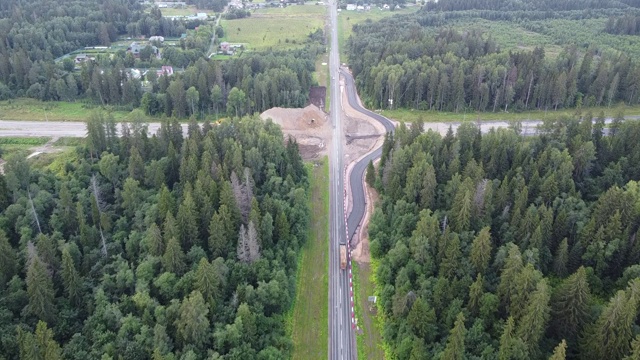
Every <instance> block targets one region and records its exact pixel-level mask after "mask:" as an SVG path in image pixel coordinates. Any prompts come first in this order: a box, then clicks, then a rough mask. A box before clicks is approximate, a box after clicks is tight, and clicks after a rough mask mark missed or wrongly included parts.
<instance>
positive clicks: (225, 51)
mask: <svg viewBox="0 0 640 360" xmlns="http://www.w3.org/2000/svg"><path fill="white" fill-rule="evenodd" d="M220 51H221V52H222V53H223V54H225V55H226V54H229V53H230V51H231V44H229V43H228V42H226V41H225V42H222V43H220Z"/></svg>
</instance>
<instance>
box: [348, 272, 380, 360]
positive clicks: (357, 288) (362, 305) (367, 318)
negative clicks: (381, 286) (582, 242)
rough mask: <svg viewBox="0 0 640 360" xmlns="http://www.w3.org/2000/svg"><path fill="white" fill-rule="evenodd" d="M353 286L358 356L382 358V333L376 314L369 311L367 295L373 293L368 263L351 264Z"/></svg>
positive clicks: (376, 359) (373, 286) (362, 357)
mask: <svg viewBox="0 0 640 360" xmlns="http://www.w3.org/2000/svg"><path fill="white" fill-rule="evenodd" d="M352 271H353V286H354V290H353V291H354V293H355V299H354V300H355V303H356V318H357V319H358V327H359V328H360V332H359V333H358V335H357V336H356V340H357V344H358V357H359V358H361V359H374V360H378V359H379V360H383V359H384V350H383V348H382V344H383V342H382V335H381V333H380V324H379V323H378V322H379V319H378V316H377V315H374V314H372V313H370V312H369V308H368V307H369V305H368V297H369V296H371V295H373V294H375V284H374V282H373V281H372V269H371V266H370V265H369V264H357V263H355V262H354V265H353V270H352Z"/></svg>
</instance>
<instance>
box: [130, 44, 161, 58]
mask: <svg viewBox="0 0 640 360" xmlns="http://www.w3.org/2000/svg"><path fill="white" fill-rule="evenodd" d="M147 46H151V50H152V52H151V54H152V55H153V56H155V57H157V58H158V59H159V58H160V50H159V49H158V48H157V47H155V46H153V45H149V44H142V43H138V42H132V43H131V45H129V47H128V48H127V52H130V53H132V54H133V56H134V57H136V58H139V57H140V51H142V49H144V48H145V47H147Z"/></svg>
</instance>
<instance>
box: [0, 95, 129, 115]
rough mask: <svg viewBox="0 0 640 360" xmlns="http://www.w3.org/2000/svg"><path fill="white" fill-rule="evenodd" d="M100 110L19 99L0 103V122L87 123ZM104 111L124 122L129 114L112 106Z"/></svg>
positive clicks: (83, 105) (96, 107) (87, 106)
mask: <svg viewBox="0 0 640 360" xmlns="http://www.w3.org/2000/svg"><path fill="white" fill-rule="evenodd" d="M98 108H101V107H100V106H96V105H92V104H89V105H88V104H84V103H81V102H63V101H47V102H44V101H39V100H35V99H27V98H19V99H12V100H6V101H0V120H31V121H85V120H87V119H88V118H89V116H90V115H91V112H92V111H93V110H94V109H98ZM104 109H106V110H107V111H112V114H113V116H114V118H115V119H116V120H122V119H124V118H125V117H126V115H127V114H129V111H114V108H112V107H110V106H107V107H105V108H104Z"/></svg>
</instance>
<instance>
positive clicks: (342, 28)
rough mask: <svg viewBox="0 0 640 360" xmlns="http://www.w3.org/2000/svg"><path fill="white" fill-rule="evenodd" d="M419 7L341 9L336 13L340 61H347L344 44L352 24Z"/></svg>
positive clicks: (406, 11)
mask: <svg viewBox="0 0 640 360" xmlns="http://www.w3.org/2000/svg"><path fill="white" fill-rule="evenodd" d="M419 9H420V7H419V6H411V7H407V8H404V9H400V10H396V11H389V10H379V9H378V8H377V7H375V6H372V7H371V10H370V11H347V10H342V11H340V12H339V13H338V45H339V46H340V59H341V60H340V61H342V62H347V56H346V52H345V50H346V47H345V46H346V44H347V39H349V36H351V33H352V32H353V25H355V24H358V23H361V22H364V21H366V20H371V21H377V20H380V19H382V18H386V17H389V16H393V15H401V14H411V13H414V12H416V11H418V10H419Z"/></svg>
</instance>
